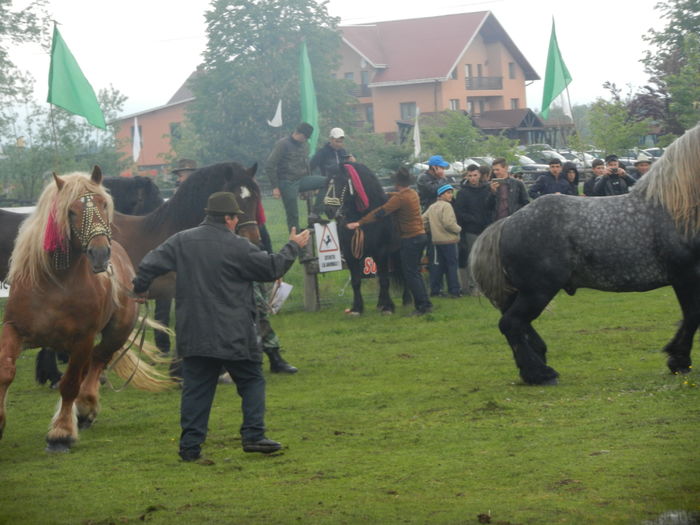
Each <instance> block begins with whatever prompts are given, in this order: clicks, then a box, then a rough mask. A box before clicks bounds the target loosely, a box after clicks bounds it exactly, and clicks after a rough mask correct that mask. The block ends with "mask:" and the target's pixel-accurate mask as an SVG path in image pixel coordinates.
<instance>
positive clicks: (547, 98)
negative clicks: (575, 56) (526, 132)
mask: <svg viewBox="0 0 700 525" xmlns="http://www.w3.org/2000/svg"><path fill="white" fill-rule="evenodd" d="M569 82H571V75H570V74H569V70H568V69H566V64H564V60H563V59H562V58H561V53H560V52H559V45H558V44H557V33H556V31H555V30H554V19H552V36H551V37H550V38H549V52H548V53H547V71H545V74H544V93H543V94H542V113H541V114H542V118H544V119H546V118H547V116H548V115H549V106H550V105H551V104H552V102H553V101H554V99H555V98H557V97H558V96H559V94H560V93H561V92H562V91H564V89H565V88H566V86H568V85H569Z"/></svg>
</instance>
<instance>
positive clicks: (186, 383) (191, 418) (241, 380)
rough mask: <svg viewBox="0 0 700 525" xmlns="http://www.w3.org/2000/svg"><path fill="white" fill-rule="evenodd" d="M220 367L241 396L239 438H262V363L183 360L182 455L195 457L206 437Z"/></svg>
mask: <svg viewBox="0 0 700 525" xmlns="http://www.w3.org/2000/svg"><path fill="white" fill-rule="evenodd" d="M222 366H223V367H224V368H225V369H226V371H227V372H228V373H229V374H231V377H232V378H233V381H234V382H235V383H236V389H237V390H238V395H240V396H241V410H242V411H243V423H242V424H241V438H242V439H243V441H244V442H246V441H258V440H260V439H262V438H264V437H265V378H264V377H263V373H262V364H261V363H258V362H254V361H228V360H225V359H216V358H213V357H198V356H196V357H185V358H184V359H183V360H182V375H183V385H182V401H181V404H180V426H181V427H182V433H181V434H180V453H181V454H182V453H183V452H185V453H194V454H197V453H199V452H200V451H201V447H202V443H204V440H205V439H206V437H207V425H208V424H209V414H210V412H211V405H212V402H213V401H214V393H215V392H216V385H217V380H218V379H219V374H220V373H221V367H222Z"/></svg>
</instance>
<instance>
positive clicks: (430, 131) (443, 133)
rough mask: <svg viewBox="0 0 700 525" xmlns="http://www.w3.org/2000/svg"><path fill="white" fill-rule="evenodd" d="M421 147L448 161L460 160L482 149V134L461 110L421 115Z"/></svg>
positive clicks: (476, 153)
mask: <svg viewBox="0 0 700 525" xmlns="http://www.w3.org/2000/svg"><path fill="white" fill-rule="evenodd" d="M420 127H421V147H422V149H423V150H424V151H429V152H431V155H432V154H440V155H442V156H443V157H445V159H446V160H448V161H460V162H461V161H462V160H464V159H465V158H467V157H471V156H475V155H478V154H479V153H480V152H481V150H482V141H483V140H484V137H483V134H482V133H481V131H480V130H479V128H477V127H476V126H475V125H474V124H473V123H472V119H471V118H470V117H469V116H468V115H465V114H464V113H462V112H461V111H443V112H440V113H435V114H430V115H424V116H421V123H420Z"/></svg>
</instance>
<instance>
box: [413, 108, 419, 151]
mask: <svg viewBox="0 0 700 525" xmlns="http://www.w3.org/2000/svg"><path fill="white" fill-rule="evenodd" d="M418 115H420V108H418V107H416V120H415V122H414V123H413V156H414V157H415V159H416V160H418V157H420V129H418Z"/></svg>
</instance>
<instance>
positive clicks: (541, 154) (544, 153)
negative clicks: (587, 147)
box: [527, 149, 567, 165]
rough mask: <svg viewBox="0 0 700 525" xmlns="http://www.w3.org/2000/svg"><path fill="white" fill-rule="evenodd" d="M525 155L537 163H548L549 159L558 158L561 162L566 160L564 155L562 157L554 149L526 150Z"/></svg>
mask: <svg viewBox="0 0 700 525" xmlns="http://www.w3.org/2000/svg"><path fill="white" fill-rule="evenodd" d="M527 156H528V157H530V158H531V159H532V160H534V161H535V162H536V163H538V164H547V165H549V161H550V160H551V159H559V160H560V161H561V163H562V164H564V163H565V162H566V160H567V159H566V157H564V156H563V155H562V154H560V153H558V152H556V151H554V150H551V149H543V150H532V151H528V154H527Z"/></svg>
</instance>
